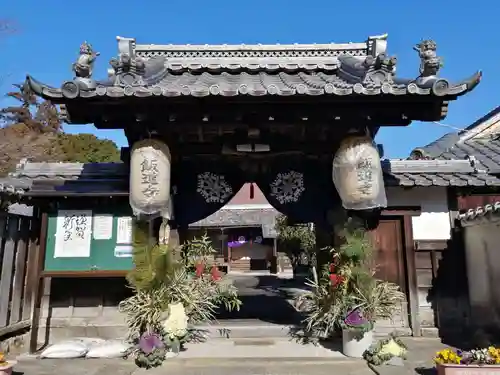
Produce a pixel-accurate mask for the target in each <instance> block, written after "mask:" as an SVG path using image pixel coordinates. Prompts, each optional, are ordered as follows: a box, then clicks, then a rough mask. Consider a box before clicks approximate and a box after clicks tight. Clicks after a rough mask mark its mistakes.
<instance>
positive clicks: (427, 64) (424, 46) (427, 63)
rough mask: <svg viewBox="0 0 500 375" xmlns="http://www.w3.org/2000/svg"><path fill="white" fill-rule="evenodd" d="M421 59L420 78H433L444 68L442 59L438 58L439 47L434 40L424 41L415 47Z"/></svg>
mask: <svg viewBox="0 0 500 375" xmlns="http://www.w3.org/2000/svg"><path fill="white" fill-rule="evenodd" d="M413 49H414V50H415V51H417V52H418V56H419V57H420V77H422V78H423V77H433V76H436V75H437V74H438V72H439V69H441V67H442V66H443V62H442V59H441V57H438V56H437V53H436V50H437V45H436V42H434V41H433V40H429V39H428V40H423V41H421V42H420V43H418V44H417V45H416V46H415V47H413Z"/></svg>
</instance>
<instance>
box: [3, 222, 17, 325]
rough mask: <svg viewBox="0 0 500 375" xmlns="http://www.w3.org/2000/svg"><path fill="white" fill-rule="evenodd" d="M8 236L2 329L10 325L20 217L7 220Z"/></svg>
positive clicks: (4, 259) (4, 260)
mask: <svg viewBox="0 0 500 375" xmlns="http://www.w3.org/2000/svg"><path fill="white" fill-rule="evenodd" d="M7 228H8V230H7V234H6V236H5V237H6V238H5V247H4V253H3V261H2V273H1V276H0V327H5V326H7V324H8V323H9V313H10V310H11V303H10V302H11V300H10V295H11V293H10V292H11V287H12V281H13V276H14V259H15V256H16V236H17V231H18V228H19V217H18V216H17V215H9V217H8V220H7Z"/></svg>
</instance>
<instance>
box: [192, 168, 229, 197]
mask: <svg viewBox="0 0 500 375" xmlns="http://www.w3.org/2000/svg"><path fill="white" fill-rule="evenodd" d="M197 179H198V187H197V189H196V191H197V192H198V193H199V194H200V195H201V196H202V197H203V198H204V199H205V202H207V203H225V202H226V201H227V199H228V198H229V197H230V196H231V195H232V194H233V189H232V188H231V185H229V184H228V183H227V181H226V179H225V178H224V176H221V175H218V174H215V173H212V172H203V173H199V174H198V176H197Z"/></svg>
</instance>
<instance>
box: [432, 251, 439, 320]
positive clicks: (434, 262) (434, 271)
mask: <svg viewBox="0 0 500 375" xmlns="http://www.w3.org/2000/svg"><path fill="white" fill-rule="evenodd" d="M438 254H439V255H438ZM440 255H442V252H438V251H433V252H432V253H431V263H432V278H433V279H434V280H435V279H436V278H437V271H438V268H439V259H440ZM435 304H436V314H435V316H436V325H437V326H438V327H440V326H441V322H440V316H439V315H440V314H439V298H435Z"/></svg>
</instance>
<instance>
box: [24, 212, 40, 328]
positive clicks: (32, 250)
mask: <svg viewBox="0 0 500 375" xmlns="http://www.w3.org/2000/svg"><path fill="white" fill-rule="evenodd" d="M39 235H40V220H39V219H38V218H37V217H32V218H30V229H29V233H28V244H27V246H28V254H27V262H26V263H27V264H26V285H25V289H24V298H23V319H29V318H30V317H31V305H32V298H33V287H34V286H35V285H36V284H37V283H38V282H36V279H35V271H36V262H37V259H36V254H37V247H38V236H39Z"/></svg>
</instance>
